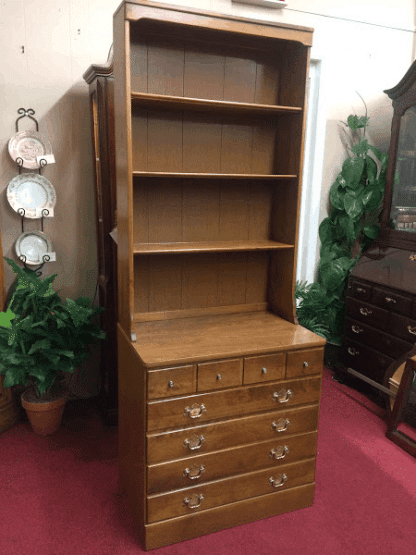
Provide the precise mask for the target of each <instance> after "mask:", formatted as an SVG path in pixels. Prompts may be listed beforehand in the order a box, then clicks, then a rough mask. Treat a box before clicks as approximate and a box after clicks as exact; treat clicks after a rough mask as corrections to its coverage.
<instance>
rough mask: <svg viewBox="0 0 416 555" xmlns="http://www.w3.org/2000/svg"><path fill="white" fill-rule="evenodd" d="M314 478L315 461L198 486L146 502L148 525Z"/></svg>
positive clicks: (152, 498)
mask: <svg viewBox="0 0 416 555" xmlns="http://www.w3.org/2000/svg"><path fill="white" fill-rule="evenodd" d="M314 478H315V458H309V459H307V460H305V461H300V462H296V463H292V464H284V465H282V466H279V467H278V468H268V469H266V470H260V471H257V472H251V473H249V474H241V475H239V476H233V477H232V478H226V479H223V480H217V481H215V482H211V483H209V484H201V485H198V486H194V487H191V488H186V489H183V490H180V491H174V492H169V493H163V494H157V495H153V496H150V497H148V499H147V519H148V522H157V521H160V520H165V519H167V518H173V517H176V516H182V515H187V514H191V513H194V512H198V511H200V510H205V509H210V508H212V507H217V506H219V505H225V504H227V503H233V502H235V501H240V500H241V499H249V498H251V497H257V496H259V495H265V494H268V493H273V492H275V491H282V490H284V489H287V488H291V487H295V486H300V485H302V484H308V483H311V482H313V481H314Z"/></svg>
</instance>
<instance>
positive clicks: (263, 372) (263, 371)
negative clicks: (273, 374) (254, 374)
mask: <svg viewBox="0 0 416 555" xmlns="http://www.w3.org/2000/svg"><path fill="white" fill-rule="evenodd" d="M261 373H262V374H267V368H265V367H264V366H263V368H262V369H261Z"/></svg>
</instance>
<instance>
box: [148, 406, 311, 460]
mask: <svg viewBox="0 0 416 555" xmlns="http://www.w3.org/2000/svg"><path fill="white" fill-rule="evenodd" d="M318 412H319V406H318V405H312V406H307V407H299V408H284V409H282V410H276V411H272V412H268V413H266V414H256V415H254V416H245V417H243V418H232V419H228V420H225V421H224V420H223V421H220V422H214V423H212V424H205V425H202V426H195V427H194V428H191V429H189V428H187V429H185V430H182V429H181V430H171V431H169V432H162V433H152V434H148V435H147V462H148V464H153V463H158V462H163V461H169V460H173V459H180V458H183V457H187V456H188V457H192V456H194V455H197V454H200V453H209V452H211V451H218V450H220V449H224V448H227V447H234V446H236V445H241V444H243V443H253V442H255V441H264V440H267V439H272V438H274V437H276V438H281V437H285V436H286V435H291V434H297V433H302V432H312V431H314V430H316V428H317V426H318Z"/></svg>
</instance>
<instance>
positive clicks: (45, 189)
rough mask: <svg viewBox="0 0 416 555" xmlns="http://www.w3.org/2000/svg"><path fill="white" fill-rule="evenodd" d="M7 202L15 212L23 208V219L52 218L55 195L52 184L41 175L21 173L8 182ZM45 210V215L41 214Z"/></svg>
mask: <svg viewBox="0 0 416 555" xmlns="http://www.w3.org/2000/svg"><path fill="white" fill-rule="evenodd" d="M7 200H8V201H9V203H10V206H11V207H12V208H13V210H15V211H16V212H19V209H20V208H23V209H24V211H25V213H24V216H25V218H41V217H42V216H44V215H45V216H53V208H54V206H55V203H56V193H55V189H54V186H53V185H52V183H51V182H50V181H48V180H47V179H46V178H45V177H43V176H42V175H39V174H37V173H22V174H20V175H17V176H16V177H15V178H14V179H12V180H11V181H10V183H9V185H8V187H7ZM45 209H46V210H47V213H42V211H43V210H45Z"/></svg>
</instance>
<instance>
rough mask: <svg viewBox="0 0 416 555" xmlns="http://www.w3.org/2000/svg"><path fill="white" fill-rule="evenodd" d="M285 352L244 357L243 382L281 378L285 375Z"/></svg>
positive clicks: (249, 382)
mask: <svg viewBox="0 0 416 555" xmlns="http://www.w3.org/2000/svg"><path fill="white" fill-rule="evenodd" d="M285 361H286V353H276V354H273V355H262V356H256V357H246V358H245V359H244V383H245V384H251V383H260V382H269V381H273V380H282V379H284V377H285Z"/></svg>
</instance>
